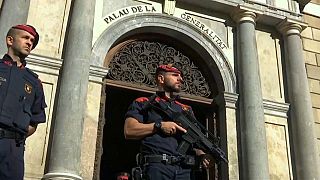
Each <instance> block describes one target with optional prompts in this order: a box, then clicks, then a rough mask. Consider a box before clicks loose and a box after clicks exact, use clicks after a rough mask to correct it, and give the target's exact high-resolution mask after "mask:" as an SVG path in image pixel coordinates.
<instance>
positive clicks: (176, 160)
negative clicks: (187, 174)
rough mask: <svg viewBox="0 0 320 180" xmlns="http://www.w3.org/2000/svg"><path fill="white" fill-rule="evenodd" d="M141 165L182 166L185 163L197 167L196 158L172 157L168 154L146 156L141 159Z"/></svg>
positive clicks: (187, 156)
mask: <svg viewBox="0 0 320 180" xmlns="http://www.w3.org/2000/svg"><path fill="white" fill-rule="evenodd" d="M140 160H141V161H140V162H141V164H146V163H164V164H171V165H172V164H180V163H183V164H185V165H191V166H193V165H195V158H194V156H189V155H186V156H170V155H167V154H162V155H144V156H142V158H141V159H140Z"/></svg>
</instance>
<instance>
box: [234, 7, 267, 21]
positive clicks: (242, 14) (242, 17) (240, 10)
mask: <svg viewBox="0 0 320 180" xmlns="http://www.w3.org/2000/svg"><path fill="white" fill-rule="evenodd" d="M259 14H262V12H260V11H258V10H256V9H252V8H250V7H246V6H241V5H238V6H237V7H236V8H235V10H234V11H233V12H232V14H231V17H232V19H233V20H234V21H235V22H236V23H241V22H243V21H249V22H253V23H254V24H255V23H256V21H257V19H258V15H259Z"/></svg>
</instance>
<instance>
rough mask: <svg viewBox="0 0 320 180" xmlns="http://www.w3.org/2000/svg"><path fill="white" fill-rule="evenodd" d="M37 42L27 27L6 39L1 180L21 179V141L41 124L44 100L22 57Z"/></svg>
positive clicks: (0, 101)
mask: <svg viewBox="0 0 320 180" xmlns="http://www.w3.org/2000/svg"><path fill="white" fill-rule="evenodd" d="M38 41H39V34H38V33H37V31H36V29H35V28H34V27H32V26H30V25H24V24H20V25H16V26H13V27H11V28H10V29H9V31H8V33H7V36H6V43H7V47H8V51H7V54H5V55H4V56H3V58H2V59H0V179H1V180H22V179H23V176H24V158H23V156H24V142H25V139H26V138H27V137H28V136H30V135H32V134H33V133H34V132H35V131H36V128H37V125H38V124H39V123H44V122H45V120H46V116H45V111H44V109H45V107H46V103H45V98H44V93H43V88H42V84H41V81H40V80H39V79H38V76H37V74H35V73H34V72H32V71H31V70H30V69H28V68H26V67H25V65H26V61H25V58H26V57H27V56H28V55H29V54H30V52H31V50H33V49H34V48H35V47H36V46H37V44H38Z"/></svg>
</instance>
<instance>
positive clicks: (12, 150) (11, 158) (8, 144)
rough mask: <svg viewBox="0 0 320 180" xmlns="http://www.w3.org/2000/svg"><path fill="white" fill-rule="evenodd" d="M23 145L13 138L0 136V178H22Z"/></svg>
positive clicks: (9, 179) (15, 179)
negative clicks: (18, 144)
mask: <svg viewBox="0 0 320 180" xmlns="http://www.w3.org/2000/svg"><path fill="white" fill-rule="evenodd" d="M23 156H24V145H23V144H21V145H20V146H17V142H16V140H15V139H8V138H0V180H23V175H24V159H23Z"/></svg>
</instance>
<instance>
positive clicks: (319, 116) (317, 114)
mask: <svg viewBox="0 0 320 180" xmlns="http://www.w3.org/2000/svg"><path fill="white" fill-rule="evenodd" d="M313 115H314V121H315V122H316V123H320V109H317V108H313ZM319 150H320V149H319Z"/></svg>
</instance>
